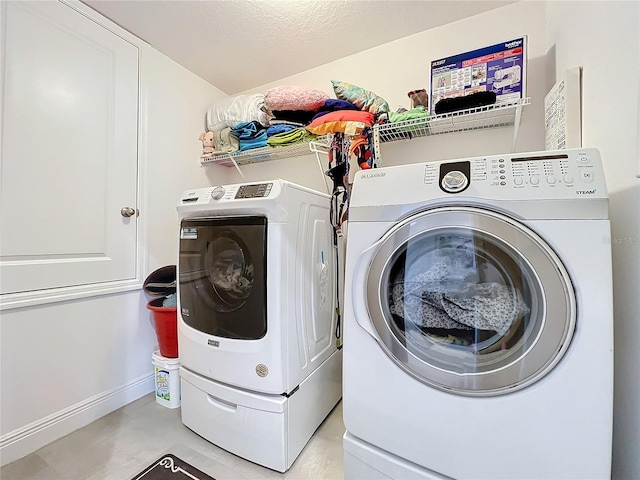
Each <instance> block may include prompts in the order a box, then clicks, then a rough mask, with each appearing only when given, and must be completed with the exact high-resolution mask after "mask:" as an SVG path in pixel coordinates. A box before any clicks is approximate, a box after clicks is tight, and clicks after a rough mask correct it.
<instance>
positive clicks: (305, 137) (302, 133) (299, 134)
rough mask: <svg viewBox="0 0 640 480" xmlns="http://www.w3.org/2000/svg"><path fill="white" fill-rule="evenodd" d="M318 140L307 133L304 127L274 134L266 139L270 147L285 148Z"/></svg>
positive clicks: (315, 136)
mask: <svg viewBox="0 0 640 480" xmlns="http://www.w3.org/2000/svg"><path fill="white" fill-rule="evenodd" d="M316 138H318V136H317V135H314V134H312V133H310V132H309V131H307V129H306V128H304V127H299V128H294V129H292V130H289V131H288V132H282V133H276V134H275V135H271V136H270V137H269V138H268V139H267V145H269V146H270V147H286V146H287V145H291V144H293V143H300V142H308V141H311V140H315V139H316Z"/></svg>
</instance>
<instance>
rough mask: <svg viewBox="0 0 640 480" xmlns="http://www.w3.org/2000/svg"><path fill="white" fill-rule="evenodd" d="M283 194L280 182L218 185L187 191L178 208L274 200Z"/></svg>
mask: <svg viewBox="0 0 640 480" xmlns="http://www.w3.org/2000/svg"><path fill="white" fill-rule="evenodd" d="M281 192H282V187H281V183H280V181H278V180H274V181H269V182H262V183H253V184H251V183H247V184H242V183H237V184H232V185H216V186H213V187H205V188H197V189H194V190H187V191H186V192H184V193H183V194H182V198H181V199H180V204H179V205H178V206H182V205H184V206H187V205H212V204H222V203H224V204H227V203H229V202H235V201H237V200H241V201H244V200H245V199H257V200H261V199H264V200H272V199H274V198H276V197H278V196H279V195H280V193H281Z"/></svg>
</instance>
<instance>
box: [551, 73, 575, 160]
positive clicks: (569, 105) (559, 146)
mask: <svg viewBox="0 0 640 480" xmlns="http://www.w3.org/2000/svg"><path fill="white" fill-rule="evenodd" d="M544 112H545V113H544V120H545V142H546V149H547V150H563V149H565V148H580V147H582V67H574V68H570V69H568V70H567V71H566V72H565V75H564V77H563V78H562V79H560V80H559V81H558V82H557V83H556V84H555V85H554V86H553V88H552V89H551V90H550V91H549V93H548V94H547V96H546V97H544Z"/></svg>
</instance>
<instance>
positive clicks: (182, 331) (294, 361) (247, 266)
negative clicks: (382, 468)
mask: <svg viewBox="0 0 640 480" xmlns="http://www.w3.org/2000/svg"><path fill="white" fill-rule="evenodd" d="M329 206H330V197H329V195H327V194H323V193H320V192H316V191H313V190H311V189H308V188H306V187H303V186H300V185H296V184H293V183H290V182H287V181H284V180H281V179H275V180H269V181H264V182H257V183H246V184H233V185H221V186H216V187H207V188H200V189H194V190H188V191H186V192H184V194H183V195H182V197H181V199H180V203H179V205H178V207H177V208H178V214H179V220H180V248H179V250H180V252H179V260H178V313H179V315H178V348H179V355H180V362H181V370H180V376H181V407H182V408H181V411H182V421H183V423H184V424H185V425H186V426H188V427H189V428H190V429H192V430H193V431H195V432H196V433H198V434H200V435H201V436H203V437H204V438H206V439H207V440H209V441H211V442H212V443H214V444H215V445H217V446H219V447H221V448H224V449H226V450H228V451H230V452H232V453H235V454H237V455H239V456H241V457H243V458H246V459H248V460H251V461H253V462H255V463H258V464H260V465H263V466H265V467H268V468H271V469H274V470H278V471H281V472H284V471H285V470H287V469H288V468H289V467H290V466H291V464H292V463H293V461H294V460H295V458H296V457H297V456H298V454H299V453H300V451H301V450H302V448H303V447H304V445H305V444H306V443H307V441H308V440H309V438H310V437H311V435H312V434H313V432H314V431H315V429H316V428H317V427H318V426H319V425H320V423H321V422H322V421H323V420H324V418H325V417H326V416H327V414H328V413H329V412H330V411H331V409H332V408H333V407H334V406H335V405H336V403H337V402H338V401H339V400H340V398H341V395H342V390H341V381H342V371H341V368H342V351H341V350H339V349H338V345H339V339H338V338H337V336H338V335H339V332H340V327H339V325H338V323H337V322H338V319H337V315H336V302H337V287H336V278H337V277H336V268H337V266H336V246H335V245H334V242H333V238H334V237H333V227H332V226H331V223H330V216H329Z"/></svg>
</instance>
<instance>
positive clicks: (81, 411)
mask: <svg viewBox="0 0 640 480" xmlns="http://www.w3.org/2000/svg"><path fill="white" fill-rule="evenodd" d="M154 390H155V382H154V374H153V372H151V373H146V374H144V375H142V376H140V377H138V378H135V379H133V380H131V381H130V382H129V383H127V384H126V385H124V386H121V387H117V388H114V389H112V390H108V391H106V392H102V393H100V394H98V395H95V396H93V397H90V398H88V399H86V400H84V401H82V402H80V403H77V404H75V405H72V406H71V407H68V408H65V409H64V410H60V411H59V412H56V413H54V414H52V415H49V416H47V417H44V418H42V419H40V420H38V421H35V422H33V423H30V424H29V425H26V426H24V427H22V428H19V429H17V430H14V431H12V432H9V433H7V434H6V435H3V436H2V437H0V466H4V465H6V464H8V463H11V462H13V461H15V460H18V459H20V458H22V457H24V456H26V455H29V454H30V453H33V452H35V451H36V450H38V449H40V448H42V447H44V446H45V445H47V444H49V443H51V442H53V441H55V440H58V439H59V438H62V437H64V436H65V435H68V434H69V433H71V432H73V431H75V430H77V429H79V428H82V427H84V426H86V425H88V424H90V423H91V422H93V421H94V420H97V419H99V418H101V417H103V416H105V415H107V414H109V413H111V412H113V411H114V410H117V409H118V408H120V407H123V406H125V405H127V404H128V403H131V402H133V401H134V400H137V399H138V398H140V397H142V396H144V395H146V394H148V393H150V392H152V391H154Z"/></svg>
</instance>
